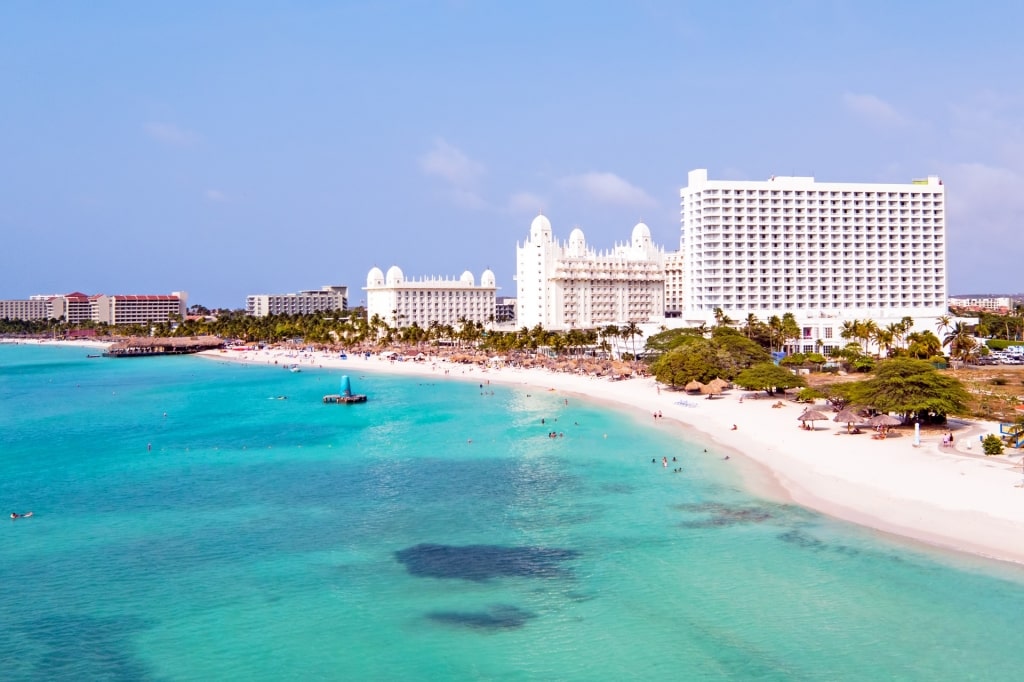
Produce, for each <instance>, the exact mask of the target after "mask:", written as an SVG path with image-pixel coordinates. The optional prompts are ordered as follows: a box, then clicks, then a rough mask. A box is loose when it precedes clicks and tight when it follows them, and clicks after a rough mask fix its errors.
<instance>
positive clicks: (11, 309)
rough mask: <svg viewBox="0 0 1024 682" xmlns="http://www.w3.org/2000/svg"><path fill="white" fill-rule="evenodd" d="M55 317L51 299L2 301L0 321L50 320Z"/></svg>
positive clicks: (0, 304) (0, 303)
mask: <svg viewBox="0 0 1024 682" xmlns="http://www.w3.org/2000/svg"><path fill="white" fill-rule="evenodd" d="M51 317H53V304H52V303H51V302H50V301H49V299H37V298H31V299H8V300H4V301H0V320H48V319H50V318H51Z"/></svg>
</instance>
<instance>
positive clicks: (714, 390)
mask: <svg viewBox="0 0 1024 682" xmlns="http://www.w3.org/2000/svg"><path fill="white" fill-rule="evenodd" d="M700 392H701V393H703V394H704V395H706V396H707V397H708V399H709V400H710V399H711V396H715V395H720V394H721V393H722V389H721V387H719V386H716V385H715V384H714V383H713V382H712V383H710V384H703V385H701V387H700Z"/></svg>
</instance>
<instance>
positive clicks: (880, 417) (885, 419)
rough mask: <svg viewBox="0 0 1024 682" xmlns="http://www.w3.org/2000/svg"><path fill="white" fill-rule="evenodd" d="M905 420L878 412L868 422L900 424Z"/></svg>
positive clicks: (879, 424) (876, 424)
mask: <svg viewBox="0 0 1024 682" xmlns="http://www.w3.org/2000/svg"><path fill="white" fill-rule="evenodd" d="M902 423H903V422H902V421H900V420H899V419H897V418H896V417H892V416H889V415H887V414H876V415H875V416H874V417H872V418H871V419H869V420H868V424H871V425H872V426H883V427H885V426H899V425H900V424H902Z"/></svg>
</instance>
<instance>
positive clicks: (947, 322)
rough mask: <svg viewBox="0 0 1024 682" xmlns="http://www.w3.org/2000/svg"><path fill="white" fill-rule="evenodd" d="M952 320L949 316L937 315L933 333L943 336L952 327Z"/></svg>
mask: <svg viewBox="0 0 1024 682" xmlns="http://www.w3.org/2000/svg"><path fill="white" fill-rule="evenodd" d="M952 321H953V318H952V317H950V316H949V315H939V316H938V317H936V318H935V333H936V334H945V333H946V331H947V330H948V329H950V328H951V327H952Z"/></svg>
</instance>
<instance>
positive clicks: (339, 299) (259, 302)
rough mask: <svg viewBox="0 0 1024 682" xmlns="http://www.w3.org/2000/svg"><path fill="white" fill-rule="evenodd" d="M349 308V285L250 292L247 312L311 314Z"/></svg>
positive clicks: (253, 313) (250, 313) (254, 313)
mask: <svg viewBox="0 0 1024 682" xmlns="http://www.w3.org/2000/svg"><path fill="white" fill-rule="evenodd" d="M347 309H348V287H345V286H331V285H328V286H325V287H321V288H320V289H309V290H306V291H300V292H298V293H296V294H250V295H249V296H246V297H245V312H246V313H247V314H248V315H252V316H253V317H266V316H267V315H310V314H312V313H322V312H330V311H334V310H347Z"/></svg>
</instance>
